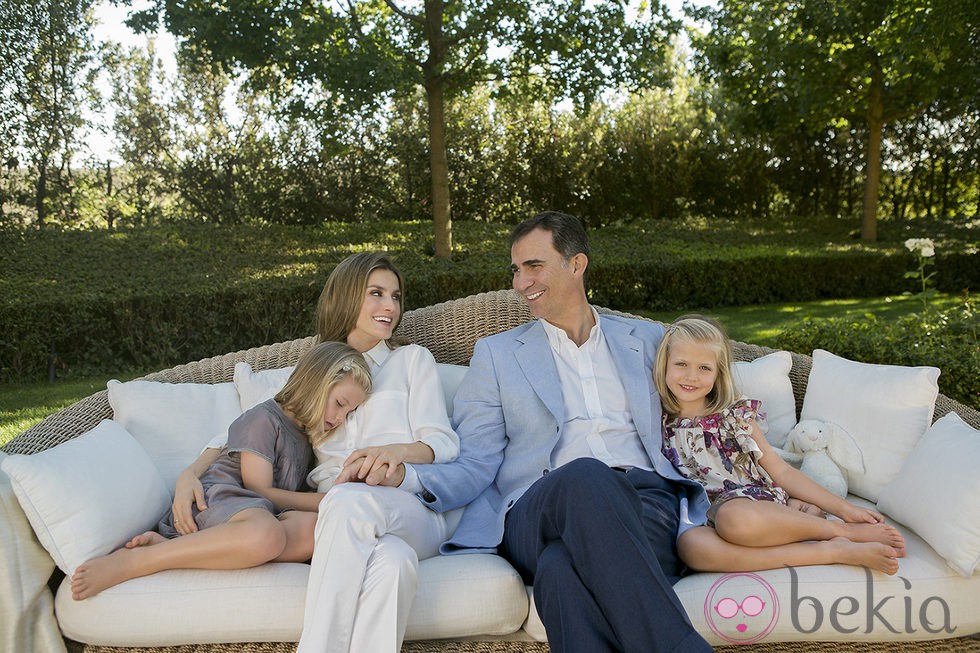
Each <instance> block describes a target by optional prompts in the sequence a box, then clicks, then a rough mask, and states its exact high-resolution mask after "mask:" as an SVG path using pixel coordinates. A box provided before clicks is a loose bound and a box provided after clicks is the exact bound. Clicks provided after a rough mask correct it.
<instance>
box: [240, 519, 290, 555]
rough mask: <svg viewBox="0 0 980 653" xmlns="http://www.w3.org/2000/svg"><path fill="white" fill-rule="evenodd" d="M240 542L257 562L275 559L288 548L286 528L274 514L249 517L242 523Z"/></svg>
mask: <svg viewBox="0 0 980 653" xmlns="http://www.w3.org/2000/svg"><path fill="white" fill-rule="evenodd" d="M238 544H239V546H241V547H242V548H243V550H246V551H249V552H250V553H251V555H254V557H255V559H256V564H261V563H262V562H268V561H269V560H274V559H276V558H277V557H279V555H280V554H281V553H282V552H283V549H285V548H286V529H285V528H284V527H283V525H282V524H281V523H280V522H279V520H277V519H276V518H275V517H274V516H272V515H271V514H269V518H268V519H266V518H259V519H248V520H246V521H244V522H243V523H242V528H241V531H240V533H239V536H238Z"/></svg>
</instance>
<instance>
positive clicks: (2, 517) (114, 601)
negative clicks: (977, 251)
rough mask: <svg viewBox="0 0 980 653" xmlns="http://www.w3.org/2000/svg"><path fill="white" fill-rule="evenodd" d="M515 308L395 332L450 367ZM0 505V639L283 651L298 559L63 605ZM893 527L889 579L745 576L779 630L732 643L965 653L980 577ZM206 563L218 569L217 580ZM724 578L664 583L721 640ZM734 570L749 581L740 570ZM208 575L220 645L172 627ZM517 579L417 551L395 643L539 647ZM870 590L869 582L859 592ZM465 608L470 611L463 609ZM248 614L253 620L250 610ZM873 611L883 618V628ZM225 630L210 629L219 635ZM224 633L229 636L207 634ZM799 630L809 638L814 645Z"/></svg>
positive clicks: (34, 448) (476, 558) (508, 301)
mask: <svg viewBox="0 0 980 653" xmlns="http://www.w3.org/2000/svg"><path fill="white" fill-rule="evenodd" d="M600 310H602V309H600ZM605 312H608V311H605ZM529 319H530V315H529V313H528V310H527V308H526V306H525V305H524V304H523V303H522V302H521V301H520V300H519V299H518V298H517V297H516V295H515V294H514V293H512V292H510V291H498V292H493V293H485V294H481V295H475V296H471V297H467V298H464V299H459V300H455V301H451V302H446V303H443V304H438V305H435V306H431V307H426V308H421V309H417V310H414V311H409V312H407V313H406V314H405V316H404V319H403V320H402V323H401V325H400V327H399V334H400V335H401V336H402V337H403V338H405V339H406V340H408V341H411V342H415V343H418V344H421V345H424V346H425V347H427V348H429V349H430V350H431V351H432V353H433V354H434V356H435V358H436V360H437V361H438V362H439V363H444V364H452V365H465V364H466V363H467V362H468V361H469V357H470V355H471V353H472V350H473V345H474V343H475V342H476V340H477V339H479V338H481V337H484V336H487V335H490V334H493V333H496V332H499V331H502V330H505V329H508V328H511V327H513V326H516V325H519V324H522V323H524V322H526V321H527V320H529ZM312 343H313V339H312V338H304V339H300V340H295V341H291V342H287V343H280V344H275V345H267V346H263V347H258V348H254V349H249V350H247V351H240V352H236V353H232V354H227V355H224V356H218V357H215V358H210V359H206V360H202V361H198V362H195V363H189V364H186V365H181V366H178V367H175V368H172V369H169V370H164V371H161V372H157V373H154V374H151V375H148V376H146V377H144V379H145V380H149V381H159V382H167V383H208V384H217V383H223V382H228V381H230V380H231V379H232V375H233V369H234V367H235V364H236V363H238V362H241V361H245V362H248V363H250V364H251V366H252V367H253V369H255V370H265V369H275V368H280V367H284V366H288V365H292V364H294V363H295V361H296V359H297V358H298V356H299V355H300V353H302V352H303V351H304V350H305V349H306V348H308V347H309V346H311V344H312ZM734 351H735V355H736V359H738V360H743V361H750V360H754V359H757V358H759V357H760V356H763V355H765V354H768V353H771V351H772V350H768V349H765V348H761V347H757V346H754V345H748V344H744V343H734ZM792 360H793V365H792V369H791V371H790V373H789V376H790V379H791V381H792V386H793V391H794V393H793V394H794V397H795V400H796V409H797V414H799V409H800V407H801V406H802V399H803V396H804V392H805V390H806V385H807V378H808V373H809V370H810V365H811V359H810V358H809V357H808V356H804V355H799V354H792ZM950 412H956V413H957V414H958V415H960V416H961V417H962V418H963V419H964V420H965V421H966V422H967V423H969V424H970V425H971V426H973V427H974V428H977V427H980V413H978V412H977V411H976V410H973V409H972V408H969V407H967V406H964V405H962V404H959V403H957V402H955V401H952V400H950V399H948V398H946V397H944V396H942V395H940V396H939V398H938V400H937V403H936V408H935V415H934V419H938V418H940V417H942V416H944V415H946V414H947V413H950ZM112 416H113V413H112V409H111V407H110V405H109V401H108V396H107V392H106V391H102V392H99V393H96V394H94V395H92V396H90V397H88V398H86V399H83V400H82V401H80V402H78V403H76V404H73V405H71V406H69V407H67V408H65V409H64V410H62V411H59V412H58V413H56V414H54V415H51V416H50V417H48V418H47V419H45V420H44V421H43V422H41V423H40V424H38V425H36V426H34V427H33V428H31V429H30V430H28V431H26V432H25V433H23V434H21V435H20V436H18V437H17V438H15V439H14V440H12V441H11V442H9V443H8V444H7V445H6V446H4V447H3V448H2V450H0V460H2V459H3V458H4V457H5V456H6V455H10V454H34V453H38V452H41V451H45V450H47V449H49V448H51V447H54V446H56V445H58V444H61V443H63V442H66V441H68V440H71V439H72V438H75V437H76V436H78V435H80V434H82V433H84V432H86V431H89V430H91V429H93V428H94V427H96V426H97V425H98V424H99V423H100V422H101V421H102V420H103V419H105V418H110V417H112ZM977 499H978V500H980V497H978V498H977ZM856 500H858V501H860V499H856ZM0 511H2V512H0V542H2V543H3V546H2V551H3V554H2V555H3V564H2V566H0V619H2V622H0V650H4V651H64V650H66V648H67V649H69V650H84V651H88V652H93V651H119V650H128V649H132V650H147V648H155V649H158V650H166V651H186V652H187V653H190V651H241V650H247V651H292V650H294V647H295V644H293V643H292V642H294V641H295V639H296V638H297V637H298V634H299V629H300V627H301V624H300V621H299V620H300V619H301V618H302V600H303V587H304V585H305V573H306V572H305V570H304V566H303V565H264V566H263V567H262V568H258V569H256V570H246V571H245V572H242V573H235V572H191V571H183V570H178V571H173V572H164V573H163V574H159V575H157V576H161V577H163V576H167V580H166V582H165V584H164V585H162V586H161V585H155V586H154V589H153V592H156V593H158V594H159V593H162V594H163V598H161V597H160V596H156V597H154V598H153V599H152V600H147V599H146V598H145V597H140V596H136V595H133V594H127V593H125V592H123V593H121V594H119V595H118V596H115V597H114V598H113V597H111V596H110V598H109V599H107V600H106V601H104V602H102V603H98V602H95V601H93V600H90V601H86V602H82V603H90V602H91V603H92V606H93V607H92V608H91V609H90V610H89V609H87V608H84V607H83V608H81V609H80V608H79V604H78V603H77V602H72V601H71V598H70V595H69V593H68V592H67V591H66V589H65V584H64V580H63V574H59V573H58V571H57V570H56V568H55V564H54V562H53V560H52V558H51V556H49V555H48V553H47V551H46V550H45V549H44V548H43V547H42V546H41V544H40V542H39V540H38V537H37V536H36V534H35V533H34V531H33V530H32V528H31V525H30V523H29V522H28V520H27V518H26V517H25V515H24V512H23V510H22V509H21V506H20V505H19V504H18V500H17V498H16V497H15V496H14V495H13V491H12V489H11V484H10V480H9V479H8V478H6V477H5V475H4V474H2V473H0ZM902 530H903V533H904V534H905V535H906V537H907V540H908V542H907V543H908V550H909V554H908V557H906V558H905V559H904V560H903V561H902V566H901V569H900V572H899V574H898V576H896V577H884V576H880V575H879V576H875V577H874V579H873V582H872V578H871V575H870V572H865V571H864V570H861V569H858V568H854V567H845V566H840V565H833V566H826V567H804V568H800V569H798V570H795V571H794V573H793V574H790V573H789V571H788V570H786V569H780V570H773V571H771V572H763V573H760V574H759V575H758V578H761V579H763V580H764V581H765V583H767V584H768V586H769V587H771V588H772V589H773V592H774V595H773V596H774V598H775V599H776V601H775V602H776V604H777V605H783V606H784V611H783V612H784V614H783V616H782V617H781V618H780V626H781V628H779V629H777V630H776V631H775V632H773V633H772V634H771V636H770V637H767V638H765V639H764V640H763V641H762V642H761V643H758V642H746V643H748V644H750V645H749V646H744V645H743V646H738V647H737V649H735V648H733V649H732V650H739V651H757V652H761V651H804V650H825V651H832V650H852V651H871V650H880V651H971V650H976V651H980V639H978V638H977V636H976V634H977V633H980V611H978V610H977V609H976V600H977V599H980V575H976V574H975V575H974V576H972V577H969V578H963V577H961V576H959V575H957V574H956V573H955V572H953V571H952V570H950V569H949V568H948V567H947V566H946V565H945V563H944V561H943V559H942V558H941V557H940V556H939V555H937V554H936V552H935V551H933V550H932V548H930V546H929V545H928V544H926V543H925V542H924V541H923V540H922V539H920V538H919V537H918V536H917V535H916V534H914V533H913V532H912V531H911V530H909V529H907V528H903V529H902ZM209 574H211V575H209ZM213 574H223V575H224V576H222V577H221V579H217V578H218V577H217V576H214V575H213ZM216 579H217V580H216ZM138 580H142V579H138ZM725 580H726V576H725V575H723V574H694V575H692V576H689V577H686V578H684V579H682V581H681V582H680V583H679V584H678V585H677V588H676V589H677V592H678V595H679V596H680V598H681V600H682V602H683V603H684V605H685V607H686V608H687V610H688V613H689V614H690V616H691V619H692V621H693V622H694V623H695V626H696V627H697V628H698V629H699V631H701V632H702V633H703V634H705V636H706V637H708V638H709V641H711V642H712V643H714V644H718V645H723V644H726V643H733V640H731V639H729V638H727V637H725V636H724V634H722V635H721V636H719V634H718V632H715V631H712V629H711V628H710V627H709V626H710V624H709V623H707V617H706V615H705V612H706V610H705V604H706V597H707V595H708V594H709V592H710V591H711V589H712V588H713V587H715V586H717V585H718V583H719V582H722V581H725ZM742 580H746V581H747V582H750V583H751V582H754V581H753V579H752V578H746V579H742ZM153 582H156V581H155V580H154V581H153ZM130 583H136V581H131V582H130ZM130 583H126V584H123V585H122V586H119V587H124V586H125V585H129V584H130ZM223 583H226V584H227V585H228V586H227V587H224V592H225V593H224V594H221V593H220V592H218V593H217V594H215V596H216V597H218V598H217V599H215V601H214V605H215V606H216V607H215V608H214V612H215V613H216V614H220V615H221V616H220V617H217V616H209V618H208V619H209V620H210V621H215V620H218V619H219V618H220V619H225V618H226V617H227V618H228V619H231V620H232V622H235V624H237V625H235V626H233V627H232V629H233V630H235V632H239V633H241V637H240V638H239V639H236V640H235V641H232V639H231V638H227V637H225V638H221V636H216V635H213V633H212V634H211V635H207V636H202V637H200V638H195V636H188V634H187V633H186V632H184V629H183V628H182V626H183V625H184V624H185V623H187V624H190V623H191V622H194V623H195V624H196V625H195V628H203V629H204V630H203V631H201V632H205V631H206V630H207V624H204V625H201V623H200V621H201V620H200V615H195V614H193V613H194V612H195V609H194V608H187V607H186V605H185V603H184V601H185V600H187V599H188V597H187V594H186V592H184V590H186V589H187V588H191V590H192V591H194V592H197V593H200V592H202V591H217V590H216V589H215V588H216V586H217V585H222V584H223ZM263 584H265V585H270V584H271V585H276V584H279V585H281V587H280V588H279V589H278V590H277V591H276V592H274V593H273V594H268V593H263V590H262V589H261V588H260V586H262V585H263ZM59 585H60V587H59ZM194 588H197V589H194ZM257 588H259V589H257ZM528 590H529V588H525V587H524V586H523V584H522V583H521V582H520V579H519V577H518V576H517V575H516V573H515V572H514V571H513V569H511V568H510V567H509V565H508V564H507V563H506V562H505V561H503V559H501V558H498V557H497V556H489V555H472V556H449V557H440V558H435V559H431V560H427V561H423V562H422V565H421V568H420V589H419V598H418V600H417V601H416V604H417V606H416V609H415V611H414V612H413V614H412V618H411V619H410V624H409V631H408V640H409V641H408V642H407V643H406V645H405V648H404V650H405V651H487V652H490V651H526V652H544V651H547V650H548V649H547V644H546V643H543V642H544V639H545V637H544V629H543V627H542V626H541V624H540V621H539V620H538V619H537V614H536V611H535V610H534V607H533V601H532V600H530V598H529V597H530V593H529V591H528ZM229 592H235V593H236V600H237V599H238V598H240V599H241V600H240V602H238V603H235V604H234V607H229V608H227V609H224V610H222V609H221V608H220V607H217V606H220V605H226V602H230V601H231V599H229V598H228V597H229V596H230V594H229ZM870 592H873V593H874V598H873V597H872V595H871V594H870ZM53 594H54V595H56V596H57V598H55V596H53ZM103 594H104V595H109V594H111V592H106V593H103ZM844 595H847V596H852V597H856V598H855V599H854V600H852V603H856V604H857V605H856V606H855V605H851V604H849V605H847V606H844V607H851V608H854V609H853V610H851V611H850V612H848V611H847V610H843V609H842V611H840V612H838V616H840V615H852V616H850V617H849V618H850V619H852V620H853V619H857V618H858V617H855V616H853V615H854V614H855V613H856V612H859V617H860V619H861V620H862V626H863V619H864V617H863V616H860V615H863V614H864V611H866V610H868V609H869V606H866V605H861V601H864V600H865V599H867V601H874V602H876V603H877V602H880V601H881V600H882V599H883V598H885V597H888V596H891V597H892V599H891V600H887V599H886V600H885V601H884V602H883V603H881V604H878V607H877V608H875V610H876V611H877V612H878V614H879V615H880V617H875V618H872V617H871V616H869V617H868V619H867V622H868V625H869V627H868V628H867V629H864V628H854V629H844V628H831V627H830V621H831V620H830V619H829V609H830V608H831V606H832V604H833V605H836V604H834V601H835V597H840V596H844ZM100 596H101V595H100ZM801 596H803V598H800V597H801ZM928 597H933V598H934V597H942V598H943V602H944V604H946V605H948V611H949V616H948V619H947V620H948V622H949V623H951V624H953V625H954V630H952V631H948V630H947V631H941V632H938V633H934V632H928V631H927V630H926V629H923V628H922V627H921V624H920V623H919V621H917V619H918V617H917V616H916V615H917V614H918V613H916V610H919V609H920V606H921V605H922V604H923V602H924V601H928ZM96 598H99V597H96ZM805 602H808V603H806V605H807V606H809V609H810V612H809V613H808V615H809V616H808V617H807V618H808V619H810V621H811V622H812V620H813V617H814V614H813V612H812V610H813V606H814V605H816V604H817V603H819V604H820V605H821V606H823V607H821V608H820V610H823V609H824V607H826V608H827V609H828V612H827V615H828V618H827V619H822V621H823V627H821V628H816V629H813V630H812V631H810V632H804V631H807V630H809V628H801V627H800V626H799V624H798V623H796V618H797V615H795V614H794V615H792V621H793V623H790V615H787V614H786V612H789V610H787V609H785V608H788V607H792V608H793V609H794V610H795V609H796V608H799V607H800V606H801V605H802V604H803V603H805ZM474 606H478V608H477V609H474ZM910 606H912V607H911V608H910ZM256 615H264V618H262V617H259V618H257V617H256ZM930 616H931V615H930ZM773 619H774V620H775V616H774V617H773ZM235 620H237V621H235ZM912 621H915V623H914V624H912ZM872 622H874V623H872ZM883 622H888V623H889V624H891V625H894V626H896V627H894V628H888V627H885V626H883V625H882V623H883ZM120 624H123V626H122V627H120V626H119V625H120ZM807 625H809V623H808V624H807ZM872 625H873V626H874V627H873V628H872V627H871V626H872ZM910 626H912V627H910ZM189 627H190V626H188V628H189ZM228 630H229V628H224V630H223V632H225V633H227V632H228ZM844 630H850V632H843V631H844ZM865 630H867V631H868V632H865ZM892 631H894V632H892ZM120 633H122V634H120ZM230 641H231V642H232V643H222V642H230ZM815 641H822V642H823V643H820V644H816V643H814V642H815ZM80 642H85V643H80ZM242 642H248V643H247V644H246V643H242ZM119 647H122V648H119ZM140 647H143V648H140ZM725 648H727V647H725V646H722V649H725Z"/></svg>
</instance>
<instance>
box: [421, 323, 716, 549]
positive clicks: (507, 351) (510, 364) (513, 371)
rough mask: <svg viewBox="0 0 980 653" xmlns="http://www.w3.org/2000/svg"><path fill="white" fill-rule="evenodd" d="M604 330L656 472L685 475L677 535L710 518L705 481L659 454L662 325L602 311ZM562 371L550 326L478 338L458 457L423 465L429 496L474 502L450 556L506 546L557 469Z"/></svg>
mask: <svg viewBox="0 0 980 653" xmlns="http://www.w3.org/2000/svg"><path fill="white" fill-rule="evenodd" d="M599 320H600V323H601V325H602V332H603V335H604V336H605V338H606V341H607V342H608V344H609V348H610V350H611V352H612V357H613V361H614V363H615V365H616V369H617V370H618V371H619V375H620V378H621V379H622V380H623V386H624V387H625V388H626V394H627V401H628V402H629V406H630V411H631V413H632V416H633V422H634V424H635V425H636V429H637V432H638V433H639V435H640V440H641V441H642V443H643V447H644V448H645V449H646V451H647V454H648V455H649V456H650V460H652V461H653V464H654V467H655V468H656V470H657V472H658V473H659V474H660V475H661V476H663V477H665V478H669V479H674V480H678V481H681V482H682V483H683V484H684V485H685V486H686V488H687V496H686V498H683V499H682V500H681V507H680V527H679V529H678V535H679V534H680V533H682V532H684V531H685V530H686V529H688V528H690V527H691V526H697V525H701V524H704V523H705V514H706V512H707V509H708V499H707V496H706V495H705V493H704V490H703V488H702V487H701V485H700V484H699V483H697V482H694V481H688V480H686V479H684V478H683V477H681V476H680V474H678V473H677V471H676V470H675V469H674V467H673V465H671V464H670V462H669V461H668V460H667V459H666V458H665V457H664V456H663V454H662V453H661V451H660V442H661V417H660V396H659V395H658V394H657V391H656V389H655V387H654V385H653V376H652V370H653V359H654V356H655V354H656V351H657V345H658V344H659V342H660V340H661V338H663V327H662V326H660V325H659V324H656V323H653V322H646V321H643V320H636V319H629V318H622V317H618V316H606V315H602V316H600V318H599ZM558 378H559V377H558V370H557V368H556V366H555V360H554V356H553V354H552V352H551V347H550V346H549V344H548V338H547V335H546V334H545V332H544V328H543V327H542V326H541V325H540V324H539V323H538V322H537V321H535V322H530V323H528V324H524V325H521V326H519V327H517V328H514V329H511V330H510V331H505V332H503V333H498V334H496V335H493V336H490V337H488V338H483V339H482V340H480V341H478V342H477V343H476V348H475V349H474V351H473V358H472V360H471V361H470V368H469V370H468V371H467V373H466V376H465V377H464V378H463V381H462V383H461V384H460V386H459V390H458V391H457V393H456V399H455V402H454V407H453V427H454V428H455V429H456V432H457V433H458V434H459V439H460V453H459V457H458V458H457V459H456V461H455V462H452V463H442V464H438V465H434V464H430V465H415V466H414V467H415V469H416V471H417V472H418V475H419V480H420V481H421V482H422V486H423V487H424V488H425V491H424V492H422V493H421V494H420V498H422V500H423V501H425V502H426V503H427V505H428V506H429V507H430V508H432V509H433V510H436V511H439V512H444V511H446V510H452V509H454V508H459V507H461V506H466V510H465V511H464V512H463V517H462V519H461V520H460V523H459V527H458V528H457V529H456V532H455V534H454V535H453V537H452V538H451V539H450V540H449V541H448V542H446V543H444V544H443V545H442V552H443V553H457V552H462V551H472V550H474V549H476V550H486V551H490V550H493V549H495V547H496V546H497V545H498V544H500V541H501V539H502V538H503V532H504V517H505V516H506V514H507V510H508V509H510V507H511V506H513V505H514V502H515V501H517V500H518V499H519V498H520V497H521V495H523V494H524V492H525V491H526V490H527V489H528V488H529V487H530V486H531V484H532V483H534V482H535V481H536V480H538V479H539V478H541V476H542V475H544V474H547V473H548V472H549V471H550V469H551V454H552V451H553V450H554V448H555V445H556V444H557V443H558V439H559V436H560V434H561V429H562V428H563V425H564V424H565V415H564V413H565V409H564V402H563V399H562V395H561V386H560V383H559V381H558Z"/></svg>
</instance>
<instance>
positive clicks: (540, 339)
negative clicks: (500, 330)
mask: <svg viewBox="0 0 980 653" xmlns="http://www.w3.org/2000/svg"><path fill="white" fill-rule="evenodd" d="M517 340H518V342H520V343H521V346H520V347H518V348H517V351H516V352H515V354H516V358H517V364H518V365H520V367H521V370H522V371H523V372H524V377H525V378H526V379H527V382H528V384H530V386H531V389H532V390H534V392H535V394H537V395H538V398H539V399H541V401H542V402H543V403H544V405H545V406H547V408H548V411H549V412H550V413H551V414H552V415H553V416H554V418H555V421H557V422H558V424H559V426H561V425H563V424H564V423H565V403H564V400H563V399H562V394H561V383H560V382H559V381H558V368H557V367H556V366H555V357H554V355H553V354H552V353H551V346H550V345H549V344H548V336H547V335H545V332H544V327H542V326H541V325H540V324H535V325H534V326H533V327H531V328H530V329H528V330H527V331H525V332H524V333H522V334H521V335H520V336H518V338H517Z"/></svg>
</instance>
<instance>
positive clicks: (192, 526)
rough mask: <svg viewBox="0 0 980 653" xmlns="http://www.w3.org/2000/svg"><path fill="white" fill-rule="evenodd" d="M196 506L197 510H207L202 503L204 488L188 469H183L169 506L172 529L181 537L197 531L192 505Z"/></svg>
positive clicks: (203, 502) (206, 506)
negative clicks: (171, 511)
mask: <svg viewBox="0 0 980 653" xmlns="http://www.w3.org/2000/svg"><path fill="white" fill-rule="evenodd" d="M195 503H196V504H197V509H198V510H202V511H203V510H207V508H208V505H207V503H206V502H205V501H204V486H203V485H201V480H200V479H199V478H198V477H197V475H196V474H195V473H194V471H193V470H192V469H190V468H187V469H185V470H184V471H182V472H181V473H180V476H178V477H177V485H176V486H175V487H174V502H173V505H172V506H171V508H172V510H173V513H174V528H175V529H176V530H177V532H178V533H180V534H181V535H188V534H190V533H194V532H196V531H197V522H196V521H194V510H193V505H194V504H195Z"/></svg>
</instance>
